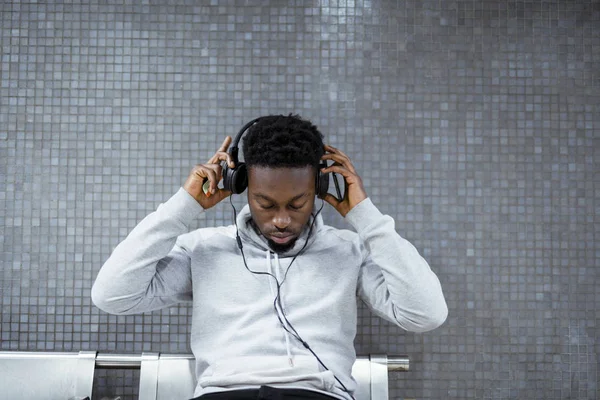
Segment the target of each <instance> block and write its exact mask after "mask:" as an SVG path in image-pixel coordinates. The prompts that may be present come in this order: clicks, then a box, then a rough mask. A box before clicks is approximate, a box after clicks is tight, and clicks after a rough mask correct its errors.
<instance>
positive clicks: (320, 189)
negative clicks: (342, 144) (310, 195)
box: [315, 161, 329, 199]
mask: <svg viewBox="0 0 600 400" xmlns="http://www.w3.org/2000/svg"><path fill="white" fill-rule="evenodd" d="M323 168H327V163H326V162H325V161H322V162H321V163H320V164H319V169H318V170H317V178H316V180H315V183H316V188H315V189H316V190H315V192H316V193H317V197H319V198H320V199H323V198H325V196H326V195H327V192H328V191H329V174H324V173H323V172H321V169H323Z"/></svg>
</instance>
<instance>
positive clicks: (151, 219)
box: [92, 189, 202, 314]
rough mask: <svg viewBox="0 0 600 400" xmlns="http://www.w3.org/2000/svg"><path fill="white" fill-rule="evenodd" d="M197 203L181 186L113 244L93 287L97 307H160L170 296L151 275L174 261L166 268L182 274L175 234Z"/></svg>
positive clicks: (118, 311)
mask: <svg viewBox="0 0 600 400" xmlns="http://www.w3.org/2000/svg"><path fill="white" fill-rule="evenodd" d="M201 212H202V207H200V205H199V204H198V203H197V202H195V200H193V198H191V196H189V195H188V194H187V193H186V192H185V191H183V189H180V190H179V191H178V192H177V193H176V194H175V195H174V196H173V197H171V198H170V199H169V200H168V201H167V202H165V203H163V204H161V205H160V206H159V207H158V208H157V210H156V211H155V212H153V213H151V214H149V215H148V216H146V217H145V218H144V219H143V220H142V221H141V222H140V223H139V224H138V225H137V226H136V227H135V228H134V229H133V230H132V231H131V232H130V234H129V235H128V236H127V237H126V238H125V239H124V240H123V241H122V242H121V243H119V245H118V246H117V247H116V248H115V249H114V251H113V253H112V254H111V256H110V257H109V258H108V260H106V262H105V263H104V265H103V266H102V268H101V269H100V272H99V273H98V276H97V278H96V281H95V283H94V286H93V287H92V300H93V302H94V304H96V305H97V306H98V307H99V308H101V309H103V310H105V311H107V312H111V313H115V314H123V313H132V312H136V311H137V310H146V309H156V308H160V307H161V306H165V305H166V304H164V301H169V300H168V299H169V297H170V296H172V295H174V293H172V290H170V289H169V288H168V287H165V285H164V282H162V280H158V279H155V277H156V275H157V268H158V267H159V266H160V265H161V264H162V265H163V266H165V264H169V263H173V264H178V265H176V266H173V267H172V268H171V270H172V271H173V273H174V274H177V273H179V274H181V270H182V267H183V265H182V264H183V263H185V262H186V254H185V253H184V252H183V251H182V249H179V248H174V247H175V244H176V241H177V238H178V237H179V236H180V235H182V234H184V233H187V232H188V230H189V224H190V222H191V221H192V220H193V219H194V218H196V217H197V216H198V214H200V213H201Z"/></svg>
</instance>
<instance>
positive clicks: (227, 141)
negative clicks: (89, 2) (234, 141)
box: [218, 136, 231, 151]
mask: <svg viewBox="0 0 600 400" xmlns="http://www.w3.org/2000/svg"><path fill="white" fill-rule="evenodd" d="M230 144H231V136H227V137H226V138H225V140H223V144H222V145H221V147H219V150H218V151H227V148H228V147H229V145H230Z"/></svg>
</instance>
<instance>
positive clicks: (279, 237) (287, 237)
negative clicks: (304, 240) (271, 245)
mask: <svg viewBox="0 0 600 400" xmlns="http://www.w3.org/2000/svg"><path fill="white" fill-rule="evenodd" d="M269 237H270V238H271V240H272V241H274V242H275V243H279V244H285V243H287V242H289V241H290V240H292V238H293V237H294V235H277V236H275V235H269Z"/></svg>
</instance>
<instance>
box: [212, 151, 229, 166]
mask: <svg viewBox="0 0 600 400" xmlns="http://www.w3.org/2000/svg"><path fill="white" fill-rule="evenodd" d="M211 160H212V162H211V163H210V164H219V163H220V162H221V161H226V162H227V165H228V166H229V168H233V167H235V164H234V162H233V158H231V154H229V153H225V152H224V151H219V152H217V153H215V155H214V156H213V158H212V159H211Z"/></svg>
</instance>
